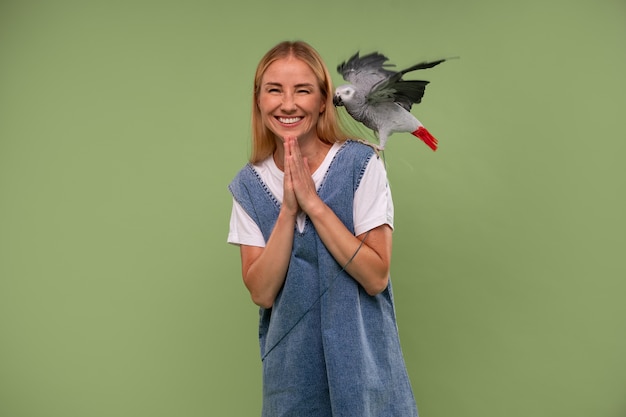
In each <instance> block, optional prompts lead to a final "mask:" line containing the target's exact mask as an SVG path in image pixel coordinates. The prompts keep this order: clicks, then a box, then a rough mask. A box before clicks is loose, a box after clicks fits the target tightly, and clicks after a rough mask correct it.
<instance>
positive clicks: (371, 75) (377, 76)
mask: <svg viewBox="0 0 626 417" xmlns="http://www.w3.org/2000/svg"><path fill="white" fill-rule="evenodd" d="M387 60H388V58H387V57H386V56H384V55H382V54H379V53H378V52H372V53H371V54H368V55H364V56H359V53H358V52H357V53H356V54H354V55H352V56H351V57H350V59H348V60H347V61H344V62H342V63H341V64H339V65H338V66H337V71H338V72H339V74H341V76H342V77H343V79H344V80H346V81H348V82H349V83H351V84H353V85H355V86H357V87H358V88H360V89H361V88H362V89H365V90H369V89H370V88H372V87H373V86H374V85H376V84H377V83H379V82H381V81H384V80H386V79H387V78H389V77H390V76H392V75H393V74H395V72H394V71H389V70H386V69H385V67H389V66H393V65H390V64H385V62H387Z"/></svg>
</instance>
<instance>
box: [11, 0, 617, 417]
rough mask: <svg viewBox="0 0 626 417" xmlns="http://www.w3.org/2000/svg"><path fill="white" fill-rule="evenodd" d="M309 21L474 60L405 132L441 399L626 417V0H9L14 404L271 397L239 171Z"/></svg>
mask: <svg viewBox="0 0 626 417" xmlns="http://www.w3.org/2000/svg"><path fill="white" fill-rule="evenodd" d="M285 39H303V40H306V41H308V42H309V43H311V44H312V45H313V46H314V47H316V48H317V49H318V50H319V51H320V53H321V54H322V56H323V57H324V59H325V60H326V62H327V63H328V65H329V67H330V68H331V71H332V73H333V77H335V78H334V80H335V83H336V84H339V83H340V82H342V80H341V79H340V77H339V75H338V74H337V73H336V72H335V67H336V65H337V64H338V63H339V62H341V61H342V60H344V59H346V58H348V57H349V56H350V55H351V54H353V53H354V52H356V51H357V50H360V51H362V52H364V53H365V52H371V51H374V50H378V51H381V52H383V53H385V54H386V55H388V56H389V57H390V58H391V61H392V62H393V63H395V64H397V65H398V67H399V68H403V67H406V66H409V65H411V64H413V63H415V62H418V61H421V60H425V59H437V58H440V57H452V56H460V59H458V60H451V61H449V62H446V63H444V64H442V65H440V66H438V67H436V68H434V69H430V70H427V71H423V72H422V74H419V76H420V77H422V78H425V79H428V80H430V81H431V84H430V85H429V87H428V89H427V92H426V96H425V99H424V101H423V103H422V104H420V105H419V106H417V107H415V108H414V110H413V113H414V114H416V115H417V116H418V117H419V118H420V120H422V121H423V122H424V124H425V125H426V127H427V128H428V129H429V130H430V131H431V132H432V133H433V134H434V135H435V136H436V137H437V138H438V139H439V141H440V149H439V150H438V151H437V152H436V153H433V152H431V151H430V150H429V149H428V148H427V147H426V146H425V145H423V144H422V143H421V142H419V141H417V140H416V139H415V138H413V137H412V136H410V135H408V134H396V135H394V136H392V137H391V139H390V140H389V142H388V146H387V148H386V151H385V158H386V163H387V168H388V174H389V179H390V182H391V187H392V190H393V192H394V201H395V206H396V231H395V235H394V236H395V239H394V259H393V267H392V276H393V280H394V289H395V293H396V302H397V313H398V321H399V327H400V335H401V339H402V343H403V347H404V352H405V357H406V362H407V366H408V369H409V373H410V376H411V380H412V383H413V386H414V391H415V394H416V397H417V400H418V406H419V409H420V414H421V416H422V417H450V416H454V417H502V416H506V417H518V416H519V417H522V416H524V417H526V416H533V417H558V416H568V417H577V416H581V417H582V416H593V417H623V416H625V415H626V302H625V301H624V299H625V297H624V296H625V294H626V284H625V278H626V265H625V261H624V258H625V249H626V227H625V226H626V222H625V220H624V215H625V213H626V201H625V195H624V193H625V190H626V187H625V185H626V184H625V182H626V169H625V168H624V166H625V164H624V161H623V159H624V154H625V151H626V144H625V139H626V137H625V136H626V135H625V134H624V110H625V109H626V83H625V81H624V76H625V74H626V50H625V41H626V4H625V3H624V1H623V0H588V1H584V0H580V1H565V0H562V1H550V0H528V1H523V2H522V1H514V2H513V1H511V2H509V1H495V0H480V1H460V0H457V1H452V0H448V1H440V0H427V1H418V0H415V1H408V0H402V1H400V0H388V1H371V0H350V1H338V0H321V1H317V2H311V1H309V2H297V1H284V0H281V1H266V2H263V1H231V2H219V1H218V2H214V1H208V0H207V1H199V0H197V1H194V0H181V1H158V0H157V1H145V2H141V1H136V0H130V1H121V0H119V1H115V0H113V1H78V0H76V1H69V0H59V1H49V2H45V1H34V0H33V1H28V0H25V1H17V0H13V1H12V0H3V1H2V2H0V193H1V194H0V416H1V417H35V416H36V417H56V416H59V417H100V416H107V417H126V416H128V417H143V416H150V417H158V416H168V417H169V416H183V417H194V416H235V417H239V416H255V415H259V409H260V390H261V379H260V360H259V357H258V345H257V336H256V332H257V328H256V326H257V309H256V307H255V306H254V305H253V304H252V303H251V301H250V300H249V296H248V293H247V291H246V290H245V288H244V286H243V284H242V282H241V277H240V270H239V254H238V250H237V248H235V247H233V246H230V245H228V244H226V235H227V230H228V219H229V215H230V206H231V200H230V195H229V194H228V192H227V189H226V185H227V184H228V182H229V181H230V180H231V178H232V177H233V176H234V174H235V173H236V171H237V170H238V169H239V168H240V167H241V166H242V165H243V164H244V163H245V161H246V158H247V156H248V153H249V150H250V145H249V142H250V134H249V133H250V121H249V120H250V100H251V85H252V77H253V72H254V69H255V65H256V63H257V62H258V60H259V59H260V57H261V56H262V54H263V53H264V52H265V51H266V50H267V49H269V48H270V47H271V46H273V45H274V44H275V43H277V42H278V41H281V40H285ZM362 134H363V135H367V134H368V132H366V131H364V130H363V133H362Z"/></svg>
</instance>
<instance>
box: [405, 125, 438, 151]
mask: <svg viewBox="0 0 626 417" xmlns="http://www.w3.org/2000/svg"><path fill="white" fill-rule="evenodd" d="M411 134H412V135H413V136H416V137H418V138H420V139H421V140H423V141H424V143H425V144H426V145H428V147H429V148H430V149H432V150H433V151H436V150H437V143H438V142H437V139H436V138H435V137H434V136H433V135H431V134H430V132H429V131H428V130H426V128H425V127H424V126H420V127H418V128H417V130H416V131H414V132H411Z"/></svg>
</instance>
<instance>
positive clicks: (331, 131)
mask: <svg viewBox="0 0 626 417" xmlns="http://www.w3.org/2000/svg"><path fill="white" fill-rule="evenodd" d="M288 57H294V58H296V59H299V60H301V61H303V62H304V63H306V64H307V65H308V66H309V67H310V68H311V70H312V71H313V73H314V74H315V77H316V78H317V81H318V84H319V89H320V91H321V93H322V97H323V99H324V101H325V103H326V108H325V110H324V112H323V113H321V114H320V117H319V120H318V122H317V136H318V137H319V138H320V140H322V141H323V142H326V143H329V144H332V143H335V142H341V141H344V140H346V139H347V137H348V136H347V134H346V133H345V132H344V130H343V129H342V127H341V126H340V123H339V118H338V116H337V110H336V108H335V106H334V105H333V92H334V90H333V85H332V80H331V78H330V73H329V72H328V68H326V65H325V64H324V61H323V60H322V58H321V56H320V55H319V54H318V52H317V51H316V50H315V49H314V48H313V47H311V46H310V45H309V44H308V43H306V42H303V41H284V42H280V43H279V44H277V45H276V46H274V47H273V48H272V49H270V50H269V51H268V52H267V53H266V54H265V55H264V56H263V58H262V59H261V61H260V62H259V65H258V66H257V69H256V73H255V75H254V94H253V97H252V154H251V155H250V162H252V163H253V164H254V163H257V162H260V161H262V160H264V159H266V158H268V157H269V156H270V155H272V154H273V153H274V151H275V150H276V137H275V135H274V133H273V132H272V131H271V130H269V129H268V128H267V126H265V124H264V123H263V119H262V117H261V111H260V109H259V105H258V103H259V101H258V100H259V93H260V89H261V81H262V79H263V75H264V74H265V71H266V70H267V68H268V67H269V66H270V65H271V64H272V63H273V62H274V61H276V60H278V59H282V58H288Z"/></svg>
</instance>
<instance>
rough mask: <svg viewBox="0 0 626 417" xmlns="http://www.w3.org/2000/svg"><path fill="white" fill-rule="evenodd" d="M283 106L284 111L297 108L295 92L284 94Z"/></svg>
mask: <svg viewBox="0 0 626 417" xmlns="http://www.w3.org/2000/svg"><path fill="white" fill-rule="evenodd" d="M281 108H282V110H284V111H293V110H295V109H296V101H295V100H294V97H293V94H284V95H283V101H282V105H281Z"/></svg>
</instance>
